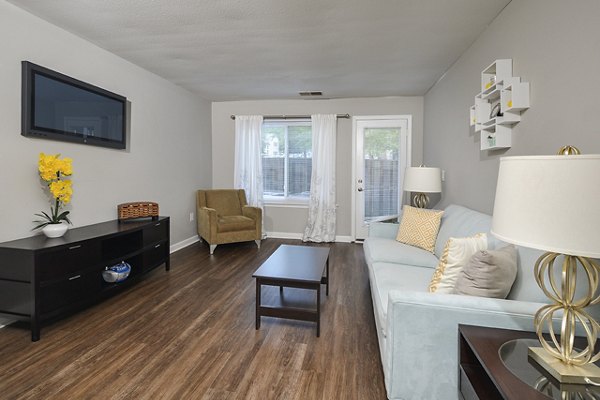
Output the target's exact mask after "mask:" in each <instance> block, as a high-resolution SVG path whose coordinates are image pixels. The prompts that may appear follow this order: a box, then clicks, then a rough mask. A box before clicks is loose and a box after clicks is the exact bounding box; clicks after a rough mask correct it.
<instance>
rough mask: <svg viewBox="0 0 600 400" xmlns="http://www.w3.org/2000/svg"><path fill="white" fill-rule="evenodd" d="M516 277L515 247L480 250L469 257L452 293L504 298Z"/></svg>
mask: <svg viewBox="0 0 600 400" xmlns="http://www.w3.org/2000/svg"><path fill="white" fill-rule="evenodd" d="M516 277H517V249H516V247H515V246H513V245H512V244H511V245H508V246H506V247H503V248H501V249H499V250H481V251H478V252H477V253H475V254H474V255H473V257H471V259H470V260H469V262H467V265H465V267H464V268H463V270H462V273H461V274H460V275H459V277H458V280H457V281H456V286H455V287H454V293H456V294H466V295H469V296H479V297H494V298H498V299H505V298H506V296H508V293H509V292H510V288H511V287H512V285H513V283H514V282H515V279H516Z"/></svg>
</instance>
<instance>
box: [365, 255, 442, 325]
mask: <svg viewBox="0 0 600 400" xmlns="http://www.w3.org/2000/svg"><path fill="white" fill-rule="evenodd" d="M432 274H433V271H432V269H431V268H424V267H416V266H413V265H402V264H391V263H386V262H378V263H373V266H372V271H371V279H372V280H373V282H371V290H372V291H374V293H371V295H372V296H373V302H374V303H375V304H374V305H375V310H374V311H375V318H377V320H378V324H379V328H380V329H381V333H382V334H383V336H387V331H386V320H387V306H388V293H389V292H390V291H391V290H400V291H411V292H427V285H428V284H429V281H430V280H431V275H432Z"/></svg>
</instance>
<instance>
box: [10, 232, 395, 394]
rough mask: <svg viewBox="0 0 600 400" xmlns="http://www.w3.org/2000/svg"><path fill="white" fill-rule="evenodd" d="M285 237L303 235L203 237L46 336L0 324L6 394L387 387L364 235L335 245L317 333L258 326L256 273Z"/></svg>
mask: <svg viewBox="0 0 600 400" xmlns="http://www.w3.org/2000/svg"><path fill="white" fill-rule="evenodd" d="M283 243H286V244H301V242H300V241H294V240H278V239H267V240H265V241H263V245H262V247H261V249H260V250H257V248H256V245H255V244H254V243H253V242H251V243H240V244H233V245H221V246H219V247H217V249H216V250H215V254H214V256H212V257H211V256H209V254H208V247H207V245H206V244H204V245H203V244H200V243H196V244H194V245H192V246H189V247H187V248H185V249H183V250H181V251H179V252H176V253H174V254H173V255H172V256H171V271H170V272H165V270H164V268H162V267H161V268H158V269H156V270H154V271H153V272H151V273H150V274H149V275H148V276H147V277H146V279H145V280H143V281H142V282H140V283H139V284H138V285H136V286H134V287H132V288H131V289H129V290H127V291H125V292H123V293H121V294H120V295H118V296H116V297H114V298H112V299H109V300H107V301H104V302H102V303H100V304H97V305H95V306H93V307H91V308H89V309H86V310H84V311H82V312H79V313H77V314H74V315H72V316H71V317H69V318H66V319H63V320H60V321H58V322H56V323H54V324H52V325H49V326H46V327H44V328H43V329H42V339H41V340H40V341H39V342H31V341H30V332H29V330H28V329H27V328H28V327H27V326H23V325H20V326H19V325H17V326H8V327H6V328H3V329H0V399H88V398H89V399H327V400H328V399H344V400H345V399H375V400H377V399H385V398H386V397H385V388H384V385H383V373H382V370H381V364H380V360H379V349H378V345H377V337H376V333H375V325H374V321H373V309H372V304H371V298H370V292H369V283H368V276H367V270H366V264H365V261H364V257H363V252H362V246H361V245H359V244H349V243H336V244H332V245H331V254H330V268H331V270H330V273H331V286H330V293H329V297H326V296H325V288H324V287H323V291H322V297H321V299H322V315H321V337H320V338H317V337H316V336H315V334H316V329H315V324H314V323H310V322H301V321H290V320H281V319H274V318H266V317H263V319H262V324H261V328H260V330H258V331H256V330H255V328H254V322H255V319H254V318H255V316H254V307H255V282H254V279H253V278H252V273H253V272H254V271H255V270H256V269H257V268H258V266H259V265H260V264H261V263H262V262H263V261H264V260H266V259H267V257H268V256H269V255H270V254H271V253H273V251H275V249H276V248H277V247H278V246H279V245H280V244H283ZM307 293H311V292H308V291H305V292H303V293H300V292H299V291H298V290H295V289H286V291H285V292H284V299H285V300H286V301H287V300H298V299H299V298H300V297H303V296H305V295H306V294H307ZM312 293H314V292H312ZM309 295H312V294H309ZM263 299H264V301H278V299H279V289H277V288H271V287H268V288H267V287H265V289H264V290H263Z"/></svg>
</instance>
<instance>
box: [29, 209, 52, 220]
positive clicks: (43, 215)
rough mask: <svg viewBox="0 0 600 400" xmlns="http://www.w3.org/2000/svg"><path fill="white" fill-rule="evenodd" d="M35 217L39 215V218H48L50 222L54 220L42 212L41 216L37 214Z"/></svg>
mask: <svg viewBox="0 0 600 400" xmlns="http://www.w3.org/2000/svg"><path fill="white" fill-rule="evenodd" d="M33 215H37V216H38V217H42V218H46V219H47V220H48V221H52V218H50V216H49V215H48V214H46V213H45V212H43V211H42V212H41V214H40V213H37V214H33Z"/></svg>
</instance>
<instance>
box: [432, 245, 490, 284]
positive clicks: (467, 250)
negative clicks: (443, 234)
mask: <svg viewBox="0 0 600 400" xmlns="http://www.w3.org/2000/svg"><path fill="white" fill-rule="evenodd" d="M480 250H487V235H486V234H485V233H478V234H477V235H475V236H472V237H466V238H453V237H451V238H450V239H448V241H447V242H446V246H445V247H444V253H442V257H441V258H440V262H439V263H438V266H437V268H436V269H435V272H434V273H433V276H432V277H431V282H430V283H429V291H430V292H431V293H454V286H455V285H456V281H457V280H458V277H459V276H460V274H461V272H462V270H463V268H464V266H465V265H466V264H467V263H468V262H469V260H470V259H471V257H473V255H474V254H475V253H477V252H478V251H480Z"/></svg>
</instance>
